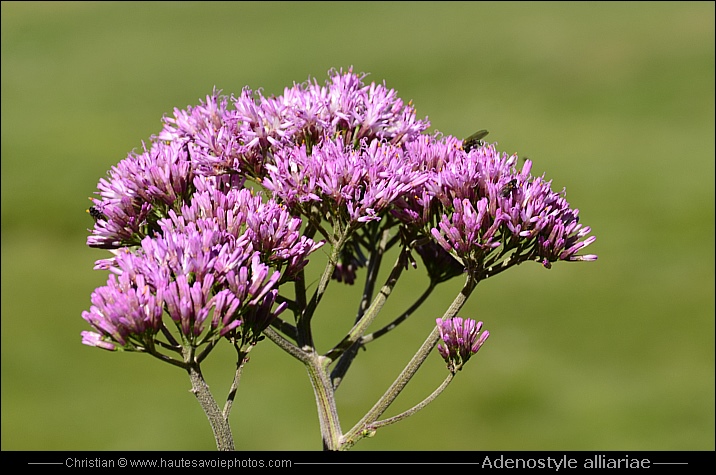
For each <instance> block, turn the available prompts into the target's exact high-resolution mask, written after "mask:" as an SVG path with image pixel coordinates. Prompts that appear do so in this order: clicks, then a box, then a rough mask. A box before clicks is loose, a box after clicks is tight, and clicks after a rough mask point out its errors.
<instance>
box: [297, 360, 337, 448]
mask: <svg viewBox="0 0 716 475" xmlns="http://www.w3.org/2000/svg"><path fill="white" fill-rule="evenodd" d="M329 363H330V360H329V359H328V358H326V357H325V356H320V355H318V354H316V353H314V355H313V357H312V358H310V359H309V361H308V362H307V363H306V370H307V371H308V377H309V379H310V380H311V385H312V386H313V393H314V394H315V396H316V407H317V408H318V420H319V422H320V424H321V438H322V440H323V450H338V449H339V448H340V439H341V435H342V433H341V424H340V421H339V419H338V409H337V408H336V399H335V394H334V391H333V385H332V384H331V380H330V378H329V377H328V372H327V368H328V364H329Z"/></svg>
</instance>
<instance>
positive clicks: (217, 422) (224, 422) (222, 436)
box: [187, 363, 234, 451]
mask: <svg viewBox="0 0 716 475" xmlns="http://www.w3.org/2000/svg"><path fill="white" fill-rule="evenodd" d="M187 370H188V372H189V378H190V379H191V392H192V393H193V394H194V396H196V399H197V400H198V401H199V404H200V405H201V408H202V409H204V413H205V414H206V417H207V418H208V419H209V424H211V430H212V431H213V433H214V439H215V440H216V448H217V449H218V450H219V451H231V450H234V438H233V436H232V435H231V427H230V426H229V421H228V419H227V418H225V417H224V414H223V413H222V411H221V409H220V408H219V405H218V404H217V403H216V401H215V400H214V398H213V397H212V395H211V392H210V391H209V386H208V385H207V384H206V381H204V377H203V376H202V374H201V370H200V368H199V365H198V364H194V363H192V364H189V367H188V368H187Z"/></svg>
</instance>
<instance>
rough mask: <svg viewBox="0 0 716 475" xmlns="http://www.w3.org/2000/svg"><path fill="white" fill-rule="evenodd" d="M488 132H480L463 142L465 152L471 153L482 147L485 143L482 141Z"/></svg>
mask: <svg viewBox="0 0 716 475" xmlns="http://www.w3.org/2000/svg"><path fill="white" fill-rule="evenodd" d="M488 133H489V132H488V131H487V130H478V131H477V132H475V133H474V134H472V135H470V136H469V137H468V138H466V139H465V140H463V141H462V148H463V150H465V152H469V151H470V150H472V149H473V148H477V147H482V146H483V145H484V144H485V142H483V141H482V139H483V138H484V137H485V136H486V135H487V134H488Z"/></svg>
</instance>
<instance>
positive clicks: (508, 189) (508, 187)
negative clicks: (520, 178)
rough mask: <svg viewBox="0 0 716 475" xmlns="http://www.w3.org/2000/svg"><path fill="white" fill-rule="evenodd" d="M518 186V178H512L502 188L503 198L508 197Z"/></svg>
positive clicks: (501, 194)
mask: <svg viewBox="0 0 716 475" xmlns="http://www.w3.org/2000/svg"><path fill="white" fill-rule="evenodd" d="M516 188H517V179H516V178H513V179H512V180H510V181H508V182H507V183H506V184H505V186H503V187H502V189H501V190H500V196H502V197H503V198H507V197H508V196H510V195H511V194H512V192H513V191H514V190H515V189H516Z"/></svg>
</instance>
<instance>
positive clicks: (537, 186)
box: [82, 70, 596, 450]
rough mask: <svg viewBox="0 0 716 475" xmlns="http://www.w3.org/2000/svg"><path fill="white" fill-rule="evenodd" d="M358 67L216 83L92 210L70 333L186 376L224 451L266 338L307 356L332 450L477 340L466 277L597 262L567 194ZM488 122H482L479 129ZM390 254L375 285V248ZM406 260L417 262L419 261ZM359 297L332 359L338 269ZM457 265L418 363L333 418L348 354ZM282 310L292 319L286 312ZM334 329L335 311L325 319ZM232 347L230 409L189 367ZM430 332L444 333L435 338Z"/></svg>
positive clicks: (133, 156) (464, 357)
mask: <svg viewBox="0 0 716 475" xmlns="http://www.w3.org/2000/svg"><path fill="white" fill-rule="evenodd" d="M365 78H366V75H364V74H355V73H353V71H352V70H348V71H343V70H340V71H337V70H332V71H330V72H329V78H328V80H327V81H326V83H325V84H323V85H320V84H319V83H318V82H317V81H316V80H315V79H309V80H308V81H306V82H305V83H302V84H294V85H293V86H292V87H288V88H286V89H285V90H284V92H283V94H282V95H280V96H270V97H266V96H264V95H263V94H262V93H261V92H253V91H251V90H250V89H249V88H244V89H243V90H242V91H241V94H240V95H239V96H238V97H235V96H225V95H222V94H221V92H220V91H217V90H214V91H213V92H212V94H210V95H208V96H207V97H206V99H205V101H202V102H201V103H200V104H199V105H198V106H193V107H192V106H190V107H187V108H186V109H184V110H180V109H175V110H174V113H173V116H171V117H165V118H164V121H163V128H162V130H161V131H160V132H159V133H158V134H157V135H155V136H152V137H151V138H150V141H149V143H148V144H144V145H143V147H142V150H141V151H140V152H132V153H130V154H129V155H128V156H127V157H126V158H125V159H124V160H122V161H120V162H119V163H118V164H117V165H115V166H113V167H112V168H111V169H110V170H109V172H108V174H107V177H105V178H102V179H101V180H100V181H99V184H98V191H97V197H96V198H93V199H92V201H93V205H92V207H91V208H90V209H89V210H88V211H89V212H90V214H91V216H92V217H93V218H94V220H95V224H94V228H93V229H92V230H91V234H90V235H89V237H88V238H87V244H88V246H90V247H94V248H100V249H107V250H109V251H110V252H111V255H110V257H108V258H106V259H100V260H98V261H97V262H96V264H95V269H99V270H108V271H109V272H110V275H109V278H108V281H107V285H105V286H102V287H99V288H97V289H96V290H95V291H94V292H93V294H92V296H91V302H92V305H91V307H90V309H89V311H85V312H83V313H82V317H83V318H84V319H85V320H86V321H87V322H88V323H89V324H90V326H91V327H92V330H91V331H85V332H83V333H82V342H83V343H84V344H86V345H90V346H95V347H98V348H102V349H105V350H125V351H138V352H146V353H150V354H152V355H153V356H155V357H157V358H159V359H161V360H163V361H166V362H168V363H170V364H173V365H175V366H178V367H181V368H183V369H185V370H186V371H187V372H188V373H189V374H190V377H191V381H192V388H193V392H194V393H195V394H196V395H197V398H198V399H199V402H200V403H201V405H202V407H203V408H204V410H205V412H206V414H207V416H208V417H209V419H210V422H211V424H212V428H213V429H214V435H215V438H216V442H217V447H218V448H219V449H221V450H229V449H233V448H234V447H233V438H232V436H231V429H230V427H229V424H228V416H229V411H230V408H231V403H232V402H233V397H234V394H235V392H236V388H237V386H238V381H239V377H240V375H241V371H242V368H243V366H244V364H245V363H246V361H247V354H248V352H249V351H250V349H251V348H252V347H253V346H254V345H256V344H257V343H258V342H259V341H260V340H262V339H264V337H268V338H269V339H270V340H271V341H273V342H274V343H276V344H277V345H278V346H279V347H281V348H282V349H284V350H285V351H286V352H288V353H289V354H291V355H292V356H294V357H295V358H297V359H298V360H300V361H301V362H302V363H304V365H305V367H306V368H307V369H308V374H309V377H310V379H311V382H312V383H313V387H314V391H315V393H316V399H317V403H318V405H319V406H320V408H319V411H318V413H319V422H320V427H321V436H322V443H323V447H324V448H325V449H327V450H343V449H347V448H350V447H351V446H353V445H354V444H355V443H356V442H357V441H358V440H360V439H361V438H362V437H365V436H368V435H371V434H372V433H374V432H375V430H376V429H377V428H379V427H382V426H384V425H387V424H389V423H393V422H396V421H398V420H400V419H402V418H404V417H407V416H409V415H411V414H413V413H414V412H416V411H417V410H419V409H422V407H424V406H425V405H427V404H428V403H429V402H430V401H432V400H433V399H434V398H435V397H436V396H437V395H438V394H439V393H440V392H441V391H442V390H443V389H444V388H445V387H446V386H447V384H448V383H449V381H450V380H451V379H452V377H453V376H454V375H455V374H456V373H457V372H458V371H460V370H461V369H462V368H463V366H464V364H465V363H466V362H467V361H468V360H469V359H470V357H471V356H472V355H474V354H475V353H476V352H477V351H478V350H479V348H480V347H481V346H482V345H483V344H484V342H485V340H486V339H487V337H488V335H489V332H487V331H482V332H481V331H480V330H481V328H482V322H476V321H475V320H472V319H469V318H465V319H463V318H461V317H458V316H457V312H458V311H459V310H460V308H462V306H463V305H464V303H465V301H466V300H467V298H468V297H469V295H470V294H471V292H472V290H473V289H474V288H475V286H476V285H477V283H478V282H480V281H481V280H484V279H486V278H488V277H492V276H494V275H496V274H498V273H501V272H503V271H504V270H506V269H508V268H510V267H512V266H514V265H517V264H520V263H522V262H525V261H536V262H539V263H540V264H542V265H543V266H544V267H546V268H550V267H551V265H552V264H553V263H554V262H557V261H560V260H561V261H592V260H595V259H596V256H595V255H591V254H586V255H585V254H580V252H581V251H582V249H583V248H584V247H586V246H588V245H589V244H591V243H592V242H593V241H594V239H595V238H594V237H587V236H588V234H589V233H590V228H589V227H587V226H582V225H581V224H580V223H579V218H578V214H579V211H578V210H577V209H573V208H571V207H570V205H569V203H568V202H567V201H566V199H565V193H564V190H563V191H561V192H559V193H557V192H554V191H553V190H552V189H551V182H550V181H547V180H546V179H545V177H544V175H542V176H533V175H531V174H530V171H531V167H532V164H531V162H530V161H529V160H527V161H525V162H524V163H523V164H522V166H521V167H518V160H517V157H516V156H514V155H513V156H508V155H507V154H505V153H500V152H498V151H497V150H496V148H495V145H494V144H490V143H486V142H483V141H476V140H470V141H469V143H468V142H467V141H466V142H463V140H460V139H458V138H456V137H453V136H444V135H442V134H440V133H433V134H428V133H427V132H426V130H427V129H428V127H429V126H430V123H429V122H428V120H427V118H426V119H424V120H419V119H417V118H416V113H415V109H414V107H413V105H412V103H407V104H406V103H404V102H403V101H402V100H401V99H400V98H399V97H398V96H397V93H396V92H395V91H394V90H393V89H388V88H387V87H386V86H385V84H384V83H383V84H376V83H375V82H371V83H370V84H366V83H365V82H364V79H365ZM483 135H484V134H480V136H481V137H482V136H483ZM319 248H322V249H323V253H325V254H326V255H328V263H327V264H326V267H325V269H324V271H323V272H322V276H321V278H320V279H319V281H318V283H317V284H316V285H315V287H314V288H313V289H312V290H313V291H312V293H311V294H310V295H309V292H308V287H309V286H307V282H306V279H305V274H304V270H305V267H306V266H307V265H308V263H309V257H310V256H311V255H312V254H313V253H314V252H315V251H316V250H318V249H319ZM392 248H395V249H397V250H398V252H397V255H398V257H397V260H396V262H395V263H394V265H393V267H392V269H391V271H390V273H389V277H388V279H387V280H386V281H385V283H383V284H382V286H381V287H380V292H376V291H375V290H376V285H380V283H378V282H377V276H378V274H379V272H378V271H379V269H380V266H381V264H382V263H383V257H384V256H386V255H387V252H388V251H389V250H390V249H392ZM416 255H417V256H418V257H419V258H420V260H421V264H418V262H417V261H416V259H415V256H416ZM409 264H412V267H413V268H421V267H422V268H424V269H425V272H426V273H427V277H428V280H429V284H428V286H427V288H426V289H425V290H424V292H423V293H422V294H420V296H419V297H418V298H417V299H416V301H415V302H413V303H412V305H410V306H409V307H408V308H407V309H406V310H405V312H403V313H402V314H399V315H397V316H396V317H395V318H394V320H393V321H392V322H391V323H390V324H389V325H387V326H385V327H383V328H379V329H377V330H374V331H372V333H368V328H369V327H370V325H371V324H372V323H373V321H374V320H375V318H376V315H377V314H378V312H379V311H380V310H381V308H382V306H383V304H384V303H385V300H386V299H387V298H388V296H389V295H390V293H391V291H392V289H393V287H394V286H395V282H396V281H397V279H398V278H399V277H400V275H401V274H402V272H404V271H406V270H408V269H410V268H411V266H410V265H409ZM363 274H365V283H364V291H363V295H362V298H361V300H360V302H356V308H357V309H358V312H357V316H356V313H355V312H351V311H350V310H349V309H347V310H346V313H348V314H351V315H353V316H352V317H351V318H349V319H347V320H346V321H345V325H346V334H345V337H344V338H343V339H342V340H341V341H339V342H337V343H336V344H335V345H334V347H333V348H332V349H331V350H329V351H328V352H327V353H325V354H322V355H321V354H318V352H317V350H316V345H315V342H314V340H313V329H312V324H313V316H314V314H315V312H316V310H317V308H318V307H319V304H320V302H321V299H322V297H323V295H324V294H325V292H326V290H327V288H328V286H329V284H330V283H331V282H338V283H343V284H347V285H351V284H354V283H355V282H356V281H357V280H358V279H359V277H360V276H361V275H363ZM458 276H464V278H465V284H464V287H463V289H461V291H460V293H459V294H458V295H457V296H456V297H455V299H454V300H453V302H452V303H450V305H449V306H448V307H447V310H446V311H445V314H444V315H443V316H442V317H441V318H438V319H437V325H436V327H435V328H434V330H433V332H432V333H431V335H430V337H429V338H428V339H427V340H426V342H425V343H424V344H423V346H422V347H421V348H419V349H418V351H417V352H416V356H415V357H414V358H413V360H411V362H409V364H408V366H407V367H406V369H405V370H404V371H403V372H402V373H400V374H399V375H398V376H397V378H396V380H395V382H394V383H393V385H392V386H391V387H390V388H388V390H387V391H386V393H385V394H384V396H383V397H381V398H380V400H379V401H378V402H376V404H375V405H374V407H373V409H371V411H369V412H368V413H367V414H366V416H365V417H364V418H363V419H361V421H359V422H358V423H357V424H356V425H355V426H353V427H352V428H351V429H349V430H347V431H345V432H344V431H343V430H342V429H341V427H340V421H339V418H338V414H337V410H336V404H335V398H334V392H335V390H336V389H337V387H338V386H339V384H340V383H341V381H342V380H343V378H344V376H345V374H346V372H347V370H348V368H349V367H350V365H351V363H352V362H353V359H354V358H355V356H356V355H357V354H358V353H357V349H358V348H360V347H365V345H367V344H368V343H370V342H371V341H374V340H375V339H377V338H379V337H382V336H383V335H385V334H387V333H389V332H391V331H394V330H395V329H396V328H397V327H398V325H399V324H401V323H403V322H404V321H406V320H407V319H408V317H409V316H411V315H412V314H414V313H415V311H416V310H417V308H418V307H419V306H420V305H421V304H422V303H423V302H424V301H425V299H427V298H428V296H429V295H430V294H431V292H432V290H433V289H434V288H435V287H436V286H437V285H438V284H440V283H442V282H445V281H447V280H450V279H452V278H455V277H458ZM286 313H289V314H292V315H293V318H292V319H291V318H290V317H289V318H285V317H284V316H283V315H285V314H286ZM332 324H335V321H333V322H332ZM224 340H226V341H229V342H230V343H232V344H233V346H234V347H235V348H236V351H237V355H238V360H237V371H236V374H235V378H234V381H233V384H232V388H231V390H230V391H229V397H228V398H227V402H226V405H225V406H224V409H223V410H221V409H219V408H218V404H217V403H216V401H215V400H214V399H213V396H211V393H209V392H208V386H207V385H206V384H205V382H204V381H203V377H202V376H201V371H200V363H201V362H202V361H203V360H204V359H205V358H206V357H207V356H208V355H209V353H210V352H211V350H212V349H213V348H214V347H215V346H216V345H217V344H219V343H220V342H221V341H224ZM438 341H441V343H440V344H439V345H438ZM436 345H437V347H438V352H439V354H440V355H441V356H442V357H443V358H444V359H445V361H446V362H447V364H448V369H449V373H450V374H449V376H448V377H447V378H446V381H445V382H443V384H442V385H441V386H440V387H439V388H438V389H437V390H436V391H435V392H434V393H433V394H432V395H430V396H429V397H428V398H426V399H425V400H424V401H423V402H421V403H420V404H418V405H417V406H415V407H413V408H411V409H409V410H407V411H405V412H403V413H401V414H400V415H398V416H395V417H392V418H390V419H384V420H379V418H380V416H381V415H382V413H383V412H384V411H385V410H386V409H387V407H388V406H389V405H390V404H391V403H392V402H393V401H394V400H395V398H396V397H397V395H398V394H399V393H400V391H401V390H402V388H403V387H404V386H405V384H407V382H408V381H409V380H410V378H411V377H412V376H413V375H414V374H415V372H416V371H417V369H418V368H419V367H420V365H421V364H422V362H423V361H424V360H425V358H426V356H427V354H428V353H429V352H430V350H432V348H434V347H435V346H436Z"/></svg>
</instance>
